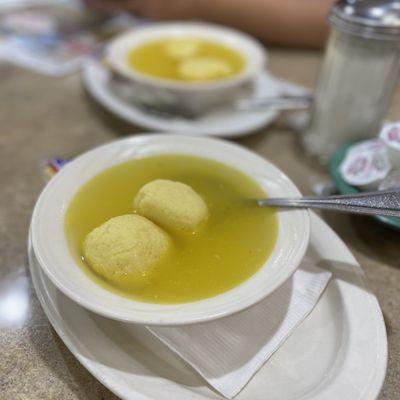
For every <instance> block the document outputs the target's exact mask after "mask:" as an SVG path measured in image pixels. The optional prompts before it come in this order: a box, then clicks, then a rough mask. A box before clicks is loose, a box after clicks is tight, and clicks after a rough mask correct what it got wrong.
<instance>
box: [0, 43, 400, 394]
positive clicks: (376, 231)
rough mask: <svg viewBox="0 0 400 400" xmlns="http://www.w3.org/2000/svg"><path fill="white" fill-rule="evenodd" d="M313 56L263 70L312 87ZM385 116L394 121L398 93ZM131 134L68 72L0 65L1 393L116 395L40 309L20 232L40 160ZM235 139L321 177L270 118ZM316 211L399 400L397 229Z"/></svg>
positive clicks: (309, 178) (306, 178) (388, 388)
mask: <svg viewBox="0 0 400 400" xmlns="http://www.w3.org/2000/svg"><path fill="white" fill-rule="evenodd" d="M320 60H321V55H320V54H319V53H314V52H306V51H293V50H273V51H272V52H271V58H270V68H271V70H272V71H273V72H274V73H275V74H276V75H279V76H281V77H283V78H286V79H289V80H292V81H294V82H297V83H300V84H302V85H306V86H309V87H313V85H314V82H315V79H316V76H317V73H318V68H319V64H320ZM390 117H391V118H397V119H400V92H398V93H397V94H396V97H395V101H394V104H393V106H392V110H391V112H390ZM136 131H137V129H136ZM132 132H135V128H132V127H131V126H127V125H125V124H123V123H121V122H120V121H118V120H117V119H115V118H114V117H112V116H111V115H110V114H108V113H107V112H106V111H105V110H103V109H101V108H100V107H99V106H97V105H96V104H94V102H93V101H91V99H90V98H89V97H88V95H87V94H86V93H85V91H84V90H83V89H82V86H81V83H80V78H79V76H78V75H73V76H69V77H65V78H49V77H44V76H40V75H37V74H34V73H31V72H27V71H24V70H21V69H18V68H16V67H12V66H8V65H0V183H1V191H0V238H1V239H0V298H1V296H3V295H4V294H5V293H7V292H8V291H9V290H10V289H11V288H12V289H13V290H16V291H18V293H19V299H20V302H21V304H20V311H19V313H17V314H15V313H14V314H13V313H12V310H10V308H9V307H7V306H6V307H3V308H1V310H0V398H1V399H2V400H3V399H4V400H9V399H13V400H19V399H29V400H36V399H37V400H50V399H57V400H63V399H69V400H75V399H82V400H83V399H85V400H90V399H104V400H105V399H107V400H111V399H115V398H116V397H115V396H114V395H113V394H111V393H110V392H109V391H108V390H107V389H106V388H104V387H103V386H102V385H101V384H100V383H99V382H97V381H96V380H95V379H94V378H93V377H92V376H91V375H90V374H89V373H88V372H86V371H85V369H84V368H83V367H82V366H81V365H80V364H79V362H78V361H77V360H76V359H75V358H74V357H73V356H72V354H71V353H70V352H69V351H68V350H67V348H66V347H65V346H64V344H63V343H62V341H61V340H60V339H59V338H58V336H57V334H56V333H55V332H54V331H53V329H52V327H51V326H50V323H49V322H48V321H47V319H46V317H45V315H44V314H43V311H42V309H41V307H40V305H39V303H38V300H37V298H36V296H35V293H34V291H33V289H32V285H31V281H30V277H29V272H28V269H27V254H26V239H27V231H28V226H29V219H30V216H31V211H32V207H33V205H34V203H35V200H36V198H37V196H38V194H39V192H40V191H41V189H42V188H43V185H44V184H45V180H44V178H43V167H44V165H45V163H46V161H47V160H48V159H50V158H52V157H54V156H59V157H72V156H75V155H77V154H79V153H81V152H83V151H85V150H87V149H90V148H91V147H93V146H95V145H97V144H99V143H103V142H106V141H110V140H113V139H117V138H119V137H121V136H123V135H126V134H127V133H132ZM238 142H239V143H241V144H242V145H244V146H246V147H248V148H250V149H252V150H254V151H255V152H257V153H259V154H261V155H263V156H265V157H267V158H268V159H270V160H271V161H272V162H274V163H276V164H277V165H278V166H279V167H280V168H281V169H282V170H283V171H285V172H286V173H287V174H288V175H289V176H290V177H291V178H292V179H293V180H294V182H295V183H296V184H297V185H298V186H299V187H300V188H301V190H302V191H303V192H304V193H306V194H310V193H311V187H312V185H313V183H315V182H318V181H321V180H325V179H326V178H327V175H326V173H325V172H324V170H323V169H322V168H320V167H318V166H317V165H315V164H313V163H312V162H311V161H309V160H307V159H306V158H305V156H304V155H303V154H302V152H301V151H300V150H299V148H298V144H297V141H296V138H295V135H294V134H293V133H291V132H289V131H287V130H284V129H283V128H282V127H281V126H280V124H279V123H278V124H275V126H273V127H270V128H269V129H268V130H266V131H263V132H260V133H257V134H255V135H252V136H250V137H247V138H244V139H240V140H238ZM323 217H324V218H325V219H326V220H327V222H328V223H329V224H330V225H331V226H332V227H333V228H334V229H335V231H336V232H337V233H338V234H339V235H340V236H341V237H342V239H343V240H344V241H345V242H346V243H347V244H348V245H349V247H350V248H351V250H352V251H353V253H354V255H355V256H356V258H357V260H358V261H359V262H360V264H361V265H362V266H363V268H364V270H365V272H366V275H367V277H368V280H369V284H370V287H371V289H372V290H373V291H374V292H375V293H376V295H377V297H378V299H379V302H380V305H381V307H382V309H383V314H384V317H385V322H386V326H387V331H388V338H389V364H388V371H387V376H386V381H385V384H384V387H383V390H382V393H381V395H380V398H381V399H391V400H395V399H400V244H399V243H400V233H399V232H395V231H391V230H389V229H387V228H385V227H383V226H381V225H379V224H378V223H375V222H374V221H373V220H371V219H368V218H363V217H349V216H346V215H338V214H335V215H332V214H331V215H328V214H326V215H323Z"/></svg>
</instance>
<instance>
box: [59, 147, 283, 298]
mask: <svg viewBox="0 0 400 400" xmlns="http://www.w3.org/2000/svg"><path fill="white" fill-rule="evenodd" d="M159 178H160V179H171V180H176V181H180V182H184V183H186V184H188V185H190V186H192V187H193V189H194V190H196V191H197V192H198V193H199V194H200V195H201V196H202V198H203V199H204V200H205V202H206V203H207V206H208V208H209V212H210V216H209V219H208V221H207V223H206V226H205V227H204V228H203V229H202V230H200V232H198V233H197V234H196V235H193V236H187V237H183V236H177V235H174V233H173V232H168V233H169V234H170V236H171V238H172V241H173V246H172V248H171V251H169V253H168V255H167V256H166V257H165V258H163V259H162V261H161V262H160V263H158V264H157V265H156V266H154V268H153V269H152V270H151V272H150V273H149V274H147V276H146V277H145V278H143V282H141V283H140V284H138V283H136V284H132V285H126V284H124V285H122V284H121V285H119V284H118V283H111V282H107V281H106V280H105V279H103V278H102V277H100V276H98V275H96V273H95V272H94V271H93V270H92V269H91V268H90V267H89V266H88V265H87V264H86V263H85V261H84V259H83V257H82V243H83V241H84V239H85V236H86V235H87V234H88V233H89V232H90V231H91V230H92V229H94V228H95V227H97V226H99V225H101V224H102V223H104V222H105V221H107V220H108V219H110V218H112V217H115V216H117V215H122V214H127V213H131V212H133V209H132V203H133V199H134V197H135V195H136V193H137V192H138V190H139V189H140V188H141V187H142V186H143V185H144V184H146V183H147V182H150V181H152V180H154V179H159ZM265 195H266V194H265V192H264V191H263V190H262V189H261V187H260V186H259V185H258V184H257V183H255V182H254V181H253V180H251V179H250V178H249V177H247V176H246V175H245V174H243V173H241V172H240V171H238V170H236V169H234V168H231V167H229V166H226V165H224V164H221V163H218V162H216V161H213V160H209V159H205V158H198V157H192V156H184V155H161V156H152V157H147V158H142V159H136V160H132V161H129V162H125V163H123V164H119V165H117V166H114V167H112V168H110V169H107V170H106V171H104V172H102V173H100V174H99V175H97V176H95V177H94V178H93V179H91V180H90V181H88V182H87V183H86V184H85V185H83V186H82V187H81V188H80V189H79V191H78V192H77V194H76V195H75V196H74V198H73V199H72V201H71V203H70V205H69V207H68V209H67V212H66V217H65V234H66V237H67V240H68V244H69V248H70V251H71V253H72V255H73V257H74V259H75V260H76V262H77V264H78V265H79V267H80V268H82V269H83V270H84V271H85V272H86V273H87V274H88V275H89V276H90V278H92V279H93V280H94V281H95V282H96V283H98V284H99V285H101V286H102V287H104V288H106V289H108V290H110V291H112V292H114V293H118V294H120V295H122V296H126V297H130V298H132V299H135V300H139V301H144V302H154V303H185V302H191V301H195V300H200V299H204V298H207V297H211V296H215V295H218V294H220V293H223V292H225V291H227V290H229V289H231V288H233V287H235V286H237V285H239V284H240V283H242V282H243V281H245V280H246V279H248V278H249V277H250V276H252V275H253V274H254V273H255V272H256V271H257V270H258V269H259V268H260V267H261V266H262V265H263V264H264V262H265V261H266V259H267V258H268V257H269V255H270V254H271V252H272V250H273V248H274V245H275V242H276V239H277V235H278V223H277V218H276V212H275V210H274V209H272V208H259V207H257V206H255V204H254V202H251V201H248V200H245V199H252V198H259V197H263V196H265Z"/></svg>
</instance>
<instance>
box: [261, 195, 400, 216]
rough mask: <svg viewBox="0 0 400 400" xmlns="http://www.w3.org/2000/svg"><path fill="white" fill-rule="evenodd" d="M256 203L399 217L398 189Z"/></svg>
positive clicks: (399, 200)
mask: <svg viewBox="0 0 400 400" xmlns="http://www.w3.org/2000/svg"><path fill="white" fill-rule="evenodd" d="M257 203H258V205H259V206H260V207H267V206H276V207H295V208H319V209H324V210H332V211H341V212H349V213H356V214H367V215H386V216H391V217H400V189H395V190H393V189H392V190H381V191H377V192H364V193H358V194H354V195H337V196H326V197H301V198H297V199H285V198H271V199H260V200H257Z"/></svg>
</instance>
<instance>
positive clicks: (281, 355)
mask: <svg viewBox="0 0 400 400" xmlns="http://www.w3.org/2000/svg"><path fill="white" fill-rule="evenodd" d="M311 220H312V223H311V246H310V249H309V252H308V254H307V255H306V259H305V262H309V263H314V264H315V265H318V266H319V267H322V268H326V269H329V270H330V271H332V273H333V278H332V280H331V282H330V283H329V285H328V287H327V289H326V291H325V292H324V294H323V295H322V297H321V299H320V301H319V302H318V304H317V306H316V307H315V309H314V310H313V311H312V313H311V314H310V315H309V316H308V317H307V319H306V320H305V321H304V322H303V323H302V324H301V325H300V326H299V327H298V328H297V329H296V330H295V331H294V332H293V334H292V335H291V336H290V338H289V339H288V340H287V341H286V342H285V343H284V344H283V345H282V347H281V348H280V349H279V350H278V351H277V352H276V353H275V354H274V355H273V356H272V357H271V358H270V360H269V361H268V362H267V363H266V364H265V365H264V366H263V367H262V368H261V369H260V370H259V372H258V373H257V374H256V375H255V376H254V378H253V379H252V380H251V381H250V382H249V384H248V385H247V386H246V387H245V388H244V389H243V391H242V392H240V393H239V395H238V396H237V397H235V400H338V399H340V400H374V399H376V398H377V396H378V394H379V392H380V389H381V387H382V384H383V380H384V377H385V371H386V362H387V339H386V330H385V326H384V323H383V318H382V313H381V310H380V308H379V305H378V302H377V300H376V298H375V296H374V295H373V294H372V293H371V292H370V291H369V289H368V288H367V286H366V283H365V280H364V276H363V273H362V270H361V268H360V266H359V265H358V264H357V262H356V260H355V259H354V257H353V256H352V254H351V253H350V251H349V250H348V249H347V247H346V246H345V244H344V243H343V242H342V241H341V240H340V239H339V237H338V236H337V235H336V234H335V233H334V232H333V230H332V229H330V228H329V227H328V226H327V225H326V224H325V223H324V222H323V221H322V220H321V219H320V218H319V217H317V216H316V215H312V219H311ZM29 258H30V270H31V275H32V279H33V283H34V286H35V289H36V293H37V295H38V297H39V300H40V302H41V304H42V307H43V309H44V311H45V313H46V315H47V317H48V318H49V320H50V322H51V324H52V325H53V327H54V329H55V330H56V331H57V333H58V335H59V336H60V337H61V338H62V340H63V341H64V343H65V344H66V345H67V346H68V348H69V349H70V350H71V352H72V353H73V354H74V355H75V357H77V358H78V360H79V361H80V362H81V363H82V365H83V366H84V367H86V368H87V369H88V370H89V371H90V372H91V373H92V374H93V375H94V376H95V377H96V378H97V379H98V380H99V381H100V382H101V383H103V384H104V385H105V386H107V387H108V388H109V389H110V390H111V391H113V392H114V393H115V394H116V395H118V396H119V397H121V398H122V399H125V400H132V399H135V400H171V399H173V400H188V399H192V400H206V399H222V397H221V396H220V395H218V394H217V393H216V392H214V391H213V390H211V389H210V388H208V387H207V385H206V384H205V383H204V381H203V380H202V379H201V378H200V376H199V375H197V373H195V372H193V371H192V370H191V369H190V368H189V367H188V366H187V365H186V364H185V363H184V362H183V361H181V359H180V358H178V357H177V356H175V355H174V354H173V353H172V352H171V351H170V350H169V349H168V348H166V347H165V346H164V345H162V344H161V342H159V341H158V340H156V339H154V337H153V336H152V335H150V334H149V333H148V332H147V331H146V328H144V327H140V326H137V325H129V324H124V323H121V322H117V321H112V320H109V319H106V318H103V317H100V316H98V315H96V314H93V313H91V312H89V311H87V310H85V309H84V308H82V307H80V306H79V305H77V304H76V303H74V302H73V301H71V300H70V299H69V298H67V297H66V296H64V295H63V294H62V293H61V292H60V291H59V290H57V288H56V287H55V286H54V285H53V284H52V283H51V282H50V281H49V280H48V279H47V278H46V276H45V275H44V274H43V273H42V271H41V268H40V267H39V265H38V264H37V261H36V259H35V255H34V253H33V251H32V248H31V247H30V251H29Z"/></svg>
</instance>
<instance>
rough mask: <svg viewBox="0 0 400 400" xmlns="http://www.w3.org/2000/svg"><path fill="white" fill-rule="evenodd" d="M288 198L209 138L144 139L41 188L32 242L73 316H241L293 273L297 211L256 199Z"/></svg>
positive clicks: (270, 175)
mask: <svg viewBox="0 0 400 400" xmlns="http://www.w3.org/2000/svg"><path fill="white" fill-rule="evenodd" d="M268 195H269V196H298V195H299V192H298V190H297V189H296V187H295V186H294V185H293V183H292V182H291V181H290V180H289V179H288V178H287V177H286V176H285V175H284V174H283V173H282V172H280V171H279V170H278V169H277V168H276V167H274V166H273V165H272V164H270V163H268V162H267V161H265V160H264V159H262V158H260V157H258V156H256V155H255V154H253V153H251V152H249V151H247V150H245V149H243V148H241V147H239V146H237V145H233V144H228V143H225V142H223V141H220V140H215V139H209V138H197V137H193V138H189V137H183V136H175V135H146V136H136V137H133V138H130V139H125V140H121V141H117V142H114V143H111V144H107V145H105V146H101V147H99V148H96V149H94V150H92V151H90V152H88V153H86V154H84V155H82V156H80V157H78V158H77V159H75V160H74V161H73V162H71V164H69V165H68V166H67V167H65V169H64V170H62V171H61V172H60V173H59V174H58V175H57V176H56V177H55V178H53V180H52V181H51V182H50V183H49V184H48V186H47V187H46V188H45V190H44V191H43V193H42V194H41V196H40V198H39V200H38V202H37V205H36V206H35V210H34V214H33V218H32V229H31V235H32V243H33V248H34V251H35V254H36V257H37V259H38V261H39V263H40V265H41V267H42V269H43V270H44V272H45V273H46V274H47V276H49V278H50V279H51V280H52V281H53V283H55V285H56V286H57V287H58V288H59V289H60V290H62V291H63V292H64V293H65V294H66V295H68V296H69V297H71V298H72V299H73V300H75V301H77V302H78V303H79V304H81V305H82V306H84V307H86V308H88V309H90V310H92V311H94V312H96V313H99V314H102V315H105V316H107V317H110V318H113V319H118V320H123V321H129V322H136V323H144V324H150V325H151V324H153V325H176V324H187V323H195V322H200V321H206V320H210V319H215V318H219V317H222V316H224V315H229V314H232V313H234V312H237V311H239V310H242V309H243V308H246V307H249V306H251V305H253V304H255V303H256V302H258V301H260V300H261V299H262V298H264V297H265V296H267V295H268V294H270V293H271V292H272V291H273V290H275V289H276V288H277V287H278V286H279V285H280V284H282V283H283V282H284V281H285V280H286V279H288V278H289V277H290V275H291V274H292V273H293V272H294V271H295V269H296V268H297V266H298V265H299V263H300V261H301V259H302V257H303V255H304V253H305V250H306V248H307V244H308V239H309V216H308V212H307V211H304V210H292V211H290V212H277V211H276V210H275V209H273V208H259V207H258V206H257V205H256V202H255V201H254V199H256V198H260V197H264V196H268Z"/></svg>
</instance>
